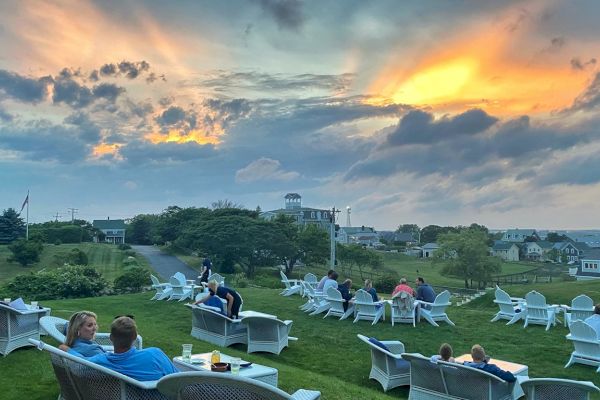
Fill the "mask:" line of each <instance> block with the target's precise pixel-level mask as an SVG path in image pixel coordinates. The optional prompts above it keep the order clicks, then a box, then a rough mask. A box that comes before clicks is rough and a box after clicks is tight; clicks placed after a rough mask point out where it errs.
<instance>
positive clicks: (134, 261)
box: [123, 256, 138, 267]
mask: <svg viewBox="0 0 600 400" xmlns="http://www.w3.org/2000/svg"><path fill="white" fill-rule="evenodd" d="M123 265H124V266H126V267H132V266H134V265H138V261H137V259H136V258H135V257H132V256H129V257H127V258H126V259H124V260H123Z"/></svg>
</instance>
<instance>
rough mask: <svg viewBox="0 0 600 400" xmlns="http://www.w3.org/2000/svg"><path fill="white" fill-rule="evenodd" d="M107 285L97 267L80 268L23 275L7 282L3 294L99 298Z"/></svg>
mask: <svg viewBox="0 0 600 400" xmlns="http://www.w3.org/2000/svg"><path fill="white" fill-rule="evenodd" d="M107 286H108V283H107V282H106V280H105V279H104V278H103V277H102V275H101V274H100V273H99V272H98V271H96V270H95V269H94V268H92V267H87V266H81V265H76V266H66V267H62V268H57V269H55V270H51V271H41V272H38V273H37V274H33V273H31V274H25V275H19V276H17V277H15V278H14V279H12V280H11V281H10V282H9V283H7V284H6V285H5V286H4V288H3V290H2V292H4V293H6V297H13V298H17V297H23V298H27V299H31V300H48V299H65V298H77V297H93V296H98V295H100V294H101V293H102V292H103V291H104V290H105V289H106V287H107Z"/></svg>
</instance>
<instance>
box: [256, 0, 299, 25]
mask: <svg viewBox="0 0 600 400" xmlns="http://www.w3.org/2000/svg"><path fill="white" fill-rule="evenodd" d="M260 5H261V7H262V9H263V10H264V11H266V12H267V13H268V14H269V15H271V17H273V19H274V20H275V22H276V23H277V26H278V27H279V29H289V30H293V31H298V30H300V28H301V27H302V25H303V24H304V15H303V13H302V3H301V2H300V1H299V0H260Z"/></svg>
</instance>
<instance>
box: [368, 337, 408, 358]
mask: <svg viewBox="0 0 600 400" xmlns="http://www.w3.org/2000/svg"><path fill="white" fill-rule="evenodd" d="M356 337H358V338H359V339H360V340H362V341H363V342H365V343H366V344H368V345H369V346H370V347H371V348H372V349H375V350H376V351H378V352H382V353H383V352H385V350H384V349H382V348H381V347H379V346H377V345H376V344H375V343H373V342H371V341H370V340H369V338H368V337H366V336H365V335H361V334H357V335H356ZM395 346H396V349H394V353H395V354H401V353H404V343H402V342H398V343H396V345H395Z"/></svg>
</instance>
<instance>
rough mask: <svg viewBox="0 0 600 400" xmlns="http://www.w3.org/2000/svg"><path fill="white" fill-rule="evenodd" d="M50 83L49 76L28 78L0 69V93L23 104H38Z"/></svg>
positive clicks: (45, 94)
mask: <svg viewBox="0 0 600 400" xmlns="http://www.w3.org/2000/svg"><path fill="white" fill-rule="evenodd" d="M52 82H53V79H52V77H51V76H44V77H41V78H28V77H25V76H21V75H19V74H16V73H14V72H10V71H6V70H1V69H0V92H3V93H4V94H6V95H7V96H9V97H12V98H13V99H15V100H18V101H22V102H25V103H39V102H40V101H42V100H44V99H45V98H46V96H47V95H48V87H49V86H50V85H51V84H52Z"/></svg>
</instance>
